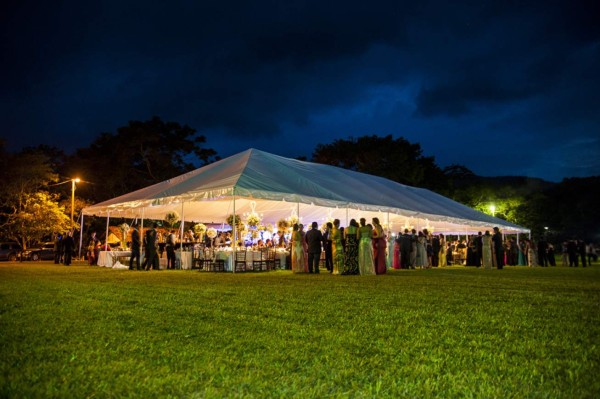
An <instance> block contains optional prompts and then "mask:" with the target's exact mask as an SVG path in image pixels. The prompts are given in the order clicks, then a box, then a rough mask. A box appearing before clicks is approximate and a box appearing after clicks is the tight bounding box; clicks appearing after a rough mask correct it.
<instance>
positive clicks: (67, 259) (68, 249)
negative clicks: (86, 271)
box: [63, 231, 75, 266]
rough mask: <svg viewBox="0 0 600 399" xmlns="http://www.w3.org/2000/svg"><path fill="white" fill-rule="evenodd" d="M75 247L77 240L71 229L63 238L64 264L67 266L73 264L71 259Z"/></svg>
mask: <svg viewBox="0 0 600 399" xmlns="http://www.w3.org/2000/svg"><path fill="white" fill-rule="evenodd" d="M74 249H75V241H74V240H73V233H71V232H70V231H69V232H68V233H67V236H66V237H65V238H63V250H64V259H63V261H64V264H65V266H70V265H71V259H72V258H73V250H74Z"/></svg>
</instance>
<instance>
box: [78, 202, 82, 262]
mask: <svg viewBox="0 0 600 399" xmlns="http://www.w3.org/2000/svg"><path fill="white" fill-rule="evenodd" d="M82 245H83V213H82V214H81V227H80V228H79V257H78V259H79V260H81V246H82Z"/></svg>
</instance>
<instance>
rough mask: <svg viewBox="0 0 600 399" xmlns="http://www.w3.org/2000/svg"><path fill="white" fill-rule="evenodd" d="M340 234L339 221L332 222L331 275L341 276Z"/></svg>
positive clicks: (342, 255) (342, 266)
mask: <svg viewBox="0 0 600 399" xmlns="http://www.w3.org/2000/svg"><path fill="white" fill-rule="evenodd" d="M342 233H343V230H340V220H339V219H335V220H334V221H333V228H332V229H331V235H330V238H331V257H332V260H333V274H342V272H343V271H344V246H343V245H342Z"/></svg>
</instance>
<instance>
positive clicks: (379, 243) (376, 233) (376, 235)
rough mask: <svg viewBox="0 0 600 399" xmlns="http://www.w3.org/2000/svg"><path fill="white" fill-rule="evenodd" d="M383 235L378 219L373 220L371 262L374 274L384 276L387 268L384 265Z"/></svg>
mask: <svg viewBox="0 0 600 399" xmlns="http://www.w3.org/2000/svg"><path fill="white" fill-rule="evenodd" d="M386 246H387V243H386V241H385V234H384V233H383V227H381V224H380V223H379V219H378V218H373V261H374V263H375V273H376V274H385V272H386V271H387V267H386V265H385V248H386Z"/></svg>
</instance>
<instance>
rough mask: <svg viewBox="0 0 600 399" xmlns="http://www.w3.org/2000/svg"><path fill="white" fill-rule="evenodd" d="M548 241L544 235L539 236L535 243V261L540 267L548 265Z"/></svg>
mask: <svg viewBox="0 0 600 399" xmlns="http://www.w3.org/2000/svg"><path fill="white" fill-rule="evenodd" d="M547 254H548V243H547V242H546V240H545V239H544V237H542V238H540V239H539V240H538V243H537V255H538V258H537V261H538V265H540V266H542V267H548V256H547Z"/></svg>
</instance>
